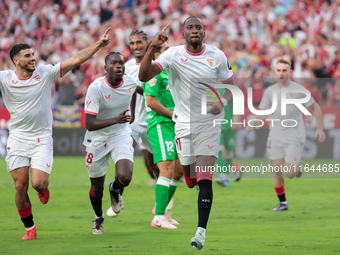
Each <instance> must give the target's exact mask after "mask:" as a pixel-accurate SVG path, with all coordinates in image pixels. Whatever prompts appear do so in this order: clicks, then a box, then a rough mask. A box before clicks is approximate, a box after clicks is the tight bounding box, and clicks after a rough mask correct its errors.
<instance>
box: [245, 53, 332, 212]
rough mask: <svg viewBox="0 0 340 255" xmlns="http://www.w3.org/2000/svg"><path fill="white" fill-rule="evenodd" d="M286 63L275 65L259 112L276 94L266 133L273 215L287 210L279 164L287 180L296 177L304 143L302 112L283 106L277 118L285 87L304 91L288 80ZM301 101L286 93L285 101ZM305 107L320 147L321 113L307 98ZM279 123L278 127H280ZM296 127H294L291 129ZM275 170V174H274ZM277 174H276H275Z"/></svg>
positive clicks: (248, 130)
mask: <svg viewBox="0 0 340 255" xmlns="http://www.w3.org/2000/svg"><path fill="white" fill-rule="evenodd" d="M290 66H291V62H290V60H289V59H285V58H280V59H278V61H277V63H276V68H275V74H276V76H277V78H278V83H276V84H274V85H272V86H270V87H269V88H267V89H266V90H265V92H264V94H263V97H262V100H261V103H260V106H259V108H260V109H263V110H267V109H269V108H270V107H271V106H272V104H273V95H274V93H276V94H277V106H278V107H277V108H276V110H275V111H274V113H273V115H271V119H273V120H276V121H273V122H272V124H270V131H269V135H268V140H267V152H268V159H269V160H270V161H271V162H272V164H273V170H274V180H273V183H274V189H275V192H276V194H277V196H278V198H279V201H280V203H279V205H278V206H277V207H276V208H274V209H273V211H285V210H288V205H287V201H286V195H285V194H286V193H285V187H284V179H283V176H282V167H283V163H284V166H285V168H286V169H287V170H288V171H287V172H286V171H285V173H286V175H287V177H288V178H294V177H300V176H301V174H302V169H301V167H299V164H300V160H301V154H302V150H303V146H304V143H305V140H306V133H305V126H304V123H303V118H302V112H301V111H300V110H299V109H298V108H297V106H296V105H293V104H290V105H287V106H286V107H287V110H286V115H281V92H282V90H283V89H286V88H288V87H289V89H291V90H292V91H294V90H300V91H301V89H304V87H303V86H301V85H300V84H298V83H296V82H293V81H291V80H290V77H291V74H292V70H291V69H290ZM303 97H305V94H303V93H301V92H300V93H299V92H298V93H294V92H292V93H288V94H287V99H299V98H303ZM304 106H305V107H311V108H312V109H313V112H314V116H315V118H316V122H317V128H316V132H315V137H317V138H318V142H319V143H323V142H324V141H325V139H326V136H325V133H324V132H323V127H322V112H321V109H320V106H319V105H318V103H316V102H315V101H314V99H313V98H312V97H311V98H310V99H309V100H308V102H306V103H304ZM265 117H266V116H265V115H257V116H255V118H254V119H257V120H263V119H265ZM282 121H285V122H286V124H285V125H286V126H289V127H284V126H283V125H281V123H282ZM280 122H281V123H280ZM295 124H296V125H295ZM252 129H253V127H251V126H247V127H246V132H247V133H249V132H250V131H251V130H252ZM275 169H276V171H275ZM278 170H280V171H278Z"/></svg>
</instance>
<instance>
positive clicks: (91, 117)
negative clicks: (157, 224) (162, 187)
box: [84, 52, 137, 234]
mask: <svg viewBox="0 0 340 255" xmlns="http://www.w3.org/2000/svg"><path fill="white" fill-rule="evenodd" d="M124 64H125V62H124V58H123V56H122V55H121V54H120V53H119V52H110V53H109V54H108V55H107V56H106V57H105V66H104V69H105V72H106V74H105V76H104V77H100V78H98V79H96V80H95V81H93V82H92V83H91V85H90V86H89V88H88V91H87V94H86V100H85V102H86V104H85V109H84V111H85V121H86V129H87V131H86V134H85V137H84V145H85V146H86V156H85V161H86V167H87V169H88V172H89V176H90V180H91V188H90V200H91V204H92V207H93V210H94V212H95V220H94V224H93V228H92V233H93V234H102V233H103V232H104V213H103V211H102V197H103V190H104V181H105V176H106V171H107V167H108V165H109V164H110V158H111V159H112V160H113V161H114V163H115V166H116V178H115V181H113V182H111V183H110V185H109V191H110V196H111V206H110V208H109V210H108V211H107V215H108V216H110V217H115V216H117V214H118V213H119V212H120V211H121V210H122V206H123V204H122V193H123V192H122V191H123V188H124V187H126V186H128V185H129V184H130V182H131V179H132V170H133V151H134V150H133V147H132V138H131V129H130V126H129V122H130V120H131V116H130V115H129V114H127V112H128V111H129V110H130V109H129V107H130V102H132V104H131V105H132V107H134V101H135V100H136V97H135V96H136V93H135V90H136V87H137V81H136V79H135V78H133V77H132V76H130V75H124V71H125V67H124ZM131 100H132V101H131Z"/></svg>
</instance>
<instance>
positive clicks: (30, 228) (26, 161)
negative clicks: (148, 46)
mask: <svg viewBox="0 0 340 255" xmlns="http://www.w3.org/2000/svg"><path fill="white" fill-rule="evenodd" d="M109 30H110V28H108V29H107V30H106V31H105V33H104V34H103V36H102V37H101V38H100V40H99V41H98V42H96V43H95V44H93V45H92V46H90V47H88V48H86V49H84V50H82V51H80V52H78V53H77V54H75V55H74V56H72V57H71V58H69V59H67V60H65V61H63V62H61V63H58V64H53V65H43V66H39V67H36V64H37V63H36V57H35V55H34V50H33V49H32V48H31V46H29V45H28V44H16V45H14V46H13V47H12V48H11V50H10V57H11V60H12V61H13V63H14V65H15V71H12V70H6V71H0V90H1V92H2V94H3V99H4V102H5V105H6V107H7V109H8V111H9V112H10V114H11V125H10V128H9V137H8V141H7V156H6V163H7V171H8V172H10V173H11V175H12V178H13V180H14V186H15V203H16V206H17V209H18V212H19V215H20V218H21V221H22V222H23V223H24V225H25V228H26V233H25V235H24V237H23V238H22V240H34V239H36V238H37V229H36V227H35V224H34V221H33V214H32V206H31V202H30V199H29V197H28V194H27V190H28V185H29V168H31V171H30V173H31V182H32V186H33V188H34V189H35V190H36V191H37V192H38V196H39V199H40V201H41V203H43V204H46V203H47V202H48V200H49V197H50V192H49V189H48V184H49V176H50V174H51V171H52V165H53V139H52V120H53V118H52V110H51V86H52V81H53V80H54V79H56V78H60V77H62V76H63V75H65V74H66V73H67V72H69V71H70V70H72V69H73V68H75V67H76V66H78V65H80V64H81V63H84V62H85V61H86V60H88V59H89V58H91V57H92V56H93V55H94V54H95V53H96V52H97V51H98V50H99V49H100V48H102V47H103V46H105V45H107V44H109V43H110V41H111V40H110V35H109Z"/></svg>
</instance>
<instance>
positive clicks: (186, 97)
mask: <svg viewBox="0 0 340 255" xmlns="http://www.w3.org/2000/svg"><path fill="white" fill-rule="evenodd" d="M154 63H156V64H157V65H158V66H159V67H160V68H161V70H163V69H167V70H168V72H169V88H170V92H171V94H172V96H173V98H174V101H175V109H174V115H173V116H174V117H173V120H174V121H175V122H176V123H177V122H178V123H181V124H189V123H208V122H210V121H211V122H212V120H213V119H221V118H223V116H224V111H222V112H221V114H219V115H212V114H210V113H208V114H206V115H202V114H201V108H202V95H203V94H204V96H206V97H207V102H208V103H209V102H217V101H219V100H220V98H219V94H218V91H216V90H215V85H216V84H217V81H218V79H220V80H221V81H222V82H227V81H228V80H230V79H231V78H232V77H233V71H232V69H231V66H230V64H229V62H228V60H227V57H226V56H225V54H224V53H223V52H222V51H220V50H219V49H217V48H216V47H213V46H210V45H207V44H204V45H203V50H202V52H201V53H198V54H193V53H191V52H189V51H187V49H186V46H185V45H181V46H176V47H170V48H169V49H168V50H167V51H165V52H164V53H162V54H161V55H160V57H159V58H158V59H157V60H156V61H155V62H154ZM208 110H209V108H208Z"/></svg>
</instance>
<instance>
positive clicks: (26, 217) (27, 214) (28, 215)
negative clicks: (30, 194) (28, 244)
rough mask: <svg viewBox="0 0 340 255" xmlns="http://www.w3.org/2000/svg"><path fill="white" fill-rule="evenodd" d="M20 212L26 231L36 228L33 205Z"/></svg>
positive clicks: (19, 210)
mask: <svg viewBox="0 0 340 255" xmlns="http://www.w3.org/2000/svg"><path fill="white" fill-rule="evenodd" d="M18 212H19V215H20V217H21V221H22V222H23V223H24V225H25V228H26V229H28V228H31V227H33V226H34V222H33V214H32V206H31V205H30V206H28V207H26V208H24V209H18Z"/></svg>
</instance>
